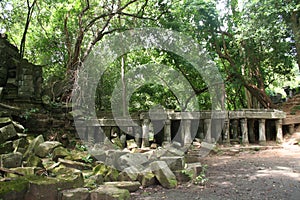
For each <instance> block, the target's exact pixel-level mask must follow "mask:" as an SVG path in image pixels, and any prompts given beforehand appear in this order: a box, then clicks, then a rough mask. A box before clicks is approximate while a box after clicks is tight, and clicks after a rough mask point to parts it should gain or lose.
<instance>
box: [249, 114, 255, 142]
mask: <svg viewBox="0 0 300 200" xmlns="http://www.w3.org/2000/svg"><path fill="white" fill-rule="evenodd" d="M248 125H249V126H248V134H249V140H250V143H254V142H255V134H254V120H253V119H251V120H248Z"/></svg>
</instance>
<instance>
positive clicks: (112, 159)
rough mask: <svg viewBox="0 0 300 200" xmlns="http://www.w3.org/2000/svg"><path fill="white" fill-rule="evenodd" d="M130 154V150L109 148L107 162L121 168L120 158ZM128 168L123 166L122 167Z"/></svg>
mask: <svg viewBox="0 0 300 200" xmlns="http://www.w3.org/2000/svg"><path fill="white" fill-rule="evenodd" d="M125 154H128V152H124V151H120V150H108V151H106V159H105V163H106V164H107V165H110V166H115V167H116V168H117V167H118V168H119V159H120V157H121V156H123V155H125ZM124 168H126V166H125V167H122V169H124Z"/></svg>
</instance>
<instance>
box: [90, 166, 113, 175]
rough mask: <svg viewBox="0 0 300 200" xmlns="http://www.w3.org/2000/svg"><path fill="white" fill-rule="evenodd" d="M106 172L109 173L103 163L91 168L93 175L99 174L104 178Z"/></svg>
mask: <svg viewBox="0 0 300 200" xmlns="http://www.w3.org/2000/svg"><path fill="white" fill-rule="evenodd" d="M108 171H109V169H108V166H106V165H105V164H103V163H101V164H99V165H97V166H95V167H94V168H93V174H94V175H96V174H101V175H104V176H105V175H106V174H107V173H108Z"/></svg>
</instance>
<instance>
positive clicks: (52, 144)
mask: <svg viewBox="0 0 300 200" xmlns="http://www.w3.org/2000/svg"><path fill="white" fill-rule="evenodd" d="M59 146H62V144H61V143H60V142H57V141H46V142H43V143H41V144H40V145H39V146H38V147H37V148H36V149H35V151H34V153H35V154H36V155H37V156H39V157H41V158H45V157H46V156H48V155H49V154H51V153H52V152H53V150H54V149H55V148H56V147H59Z"/></svg>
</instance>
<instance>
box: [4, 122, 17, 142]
mask: <svg viewBox="0 0 300 200" xmlns="http://www.w3.org/2000/svg"><path fill="white" fill-rule="evenodd" d="M16 137H17V131H16V130H15V128H14V125H12V124H8V125H6V126H4V127H2V128H0V144H2V143H4V142H5V141H7V140H11V139H14V138H16Z"/></svg>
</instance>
